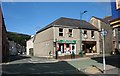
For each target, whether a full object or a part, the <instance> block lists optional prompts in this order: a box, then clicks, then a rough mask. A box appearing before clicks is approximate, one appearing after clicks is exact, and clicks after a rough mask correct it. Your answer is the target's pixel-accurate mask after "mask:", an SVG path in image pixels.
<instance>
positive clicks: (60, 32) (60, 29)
mask: <svg viewBox="0 0 120 76" xmlns="http://www.w3.org/2000/svg"><path fill="white" fill-rule="evenodd" d="M59 36H63V28H59Z"/></svg>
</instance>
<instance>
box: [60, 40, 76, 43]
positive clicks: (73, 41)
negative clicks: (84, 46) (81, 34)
mask: <svg viewBox="0 0 120 76" xmlns="http://www.w3.org/2000/svg"><path fill="white" fill-rule="evenodd" d="M58 43H74V44H75V43H76V40H58Z"/></svg>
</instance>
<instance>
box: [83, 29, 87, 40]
mask: <svg viewBox="0 0 120 76" xmlns="http://www.w3.org/2000/svg"><path fill="white" fill-rule="evenodd" d="M83 34H84V38H87V31H86V30H84V33H83Z"/></svg>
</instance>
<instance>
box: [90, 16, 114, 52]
mask: <svg viewBox="0 0 120 76" xmlns="http://www.w3.org/2000/svg"><path fill="white" fill-rule="evenodd" d="M111 19H112V18H111V16H108V17H105V18H103V19H101V18H98V17H94V16H93V17H91V19H90V23H91V24H93V25H94V26H95V27H96V28H98V29H99V42H100V51H101V53H102V49H103V47H102V46H103V45H102V44H103V42H102V36H101V30H102V29H104V30H106V31H107V34H106V36H105V52H106V54H110V53H111V51H112V50H113V48H112V27H111V26H110V22H109V21H110V20H111ZM108 45H109V46H108Z"/></svg>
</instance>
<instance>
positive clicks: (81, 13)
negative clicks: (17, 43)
mask: <svg viewBox="0 0 120 76" xmlns="http://www.w3.org/2000/svg"><path fill="white" fill-rule="evenodd" d="M86 12H87V11H83V12H80V20H82V15H83V14H84V13H86ZM80 53H81V54H82V28H81V26H80Z"/></svg>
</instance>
